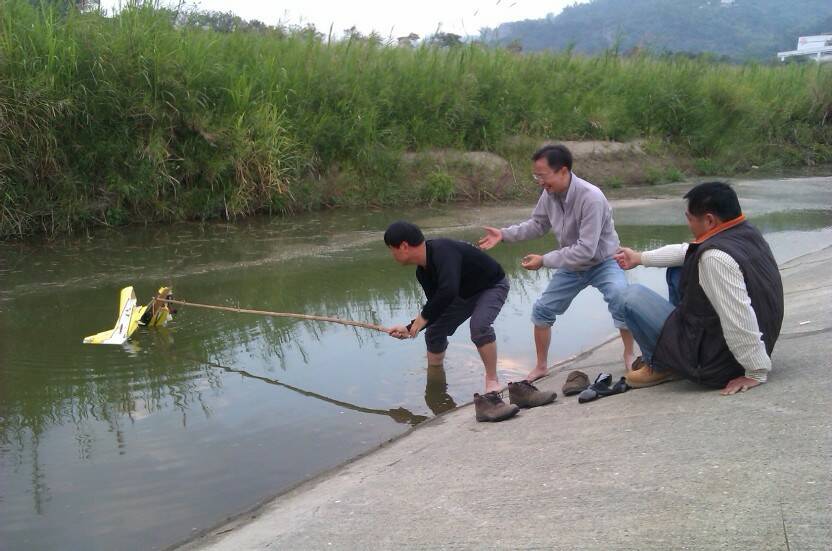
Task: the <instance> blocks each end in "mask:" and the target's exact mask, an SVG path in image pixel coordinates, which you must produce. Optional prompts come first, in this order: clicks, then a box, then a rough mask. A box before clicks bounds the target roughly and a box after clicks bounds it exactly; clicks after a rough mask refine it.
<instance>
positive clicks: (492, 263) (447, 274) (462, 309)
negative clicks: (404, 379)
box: [384, 221, 556, 421]
mask: <svg viewBox="0 0 832 551" xmlns="http://www.w3.org/2000/svg"><path fill="white" fill-rule="evenodd" d="M384 243H385V244H386V245H387V247H388V248H389V249H390V254H391V255H393V259H394V260H395V261H396V262H398V263H399V264H402V265H411V266H412V265H415V266H416V278H417V279H418V280H419V283H420V284H421V285H422V288H423V289H424V291H425V295H426V296H427V299H428V301H427V303H426V304H425V305H424V307H423V308H422V311H421V312H420V313H419V314H418V315H417V316H416V319H414V320H413V321H411V322H410V324H408V325H406V326H405V325H397V326H394V327H391V328H390V330H389V333H390V335H391V336H393V337H395V338H398V339H406V338H414V337H416V335H418V334H419V331H421V330H422V329H423V328H426V330H425V344H426V345H427V349H428V369H430V367H431V366H441V365H442V362H443V360H444V359H445V350H446V349H447V348H448V336H450V335H453V334H454V332H455V331H456V329H457V327H459V326H460V325H462V323H463V322H464V321H465V320H467V319H468V318H470V319H471V323H470V326H471V340H472V341H473V342H474V345H475V346H476V347H477V351H478V352H479V355H480V358H481V359H482V363H483V365H484V367H485V394H482V395H480V394H474V406H475V410H476V417H477V421H502V420H504V419H508V418H509V417H513V416H514V415H515V414H516V413H517V411H518V409H519V408H520V407H534V406H538V405H543V404H546V403H549V402H552V401H553V400H554V399H555V397H556V394H555V393H554V392H551V391H550V392H542V391H540V390H537V388H535V387H534V386H533V385H531V384H529V383H527V382H525V381H521V382H519V383H509V395H510V397H511V402H512V403H511V405H508V404H506V403H505V402H503V399H502V398H501V397H500V391H501V388H502V387H501V385H500V382H499V380H498V379H497V343H496V340H497V337H496V335H495V333H494V328H493V327H492V324H493V323H494V320H495V319H496V318H497V315H498V314H499V313H500V310H501V309H502V307H503V304H504V303H505V301H506V297H507V296H508V289H509V283H508V279H506V274H505V272H504V271H503V268H502V266H500V265H499V264H498V263H497V261H496V260H494V259H493V258H491V257H490V256H488V255H487V254H485V253H484V252H482V251H480V250H479V249H477V248H476V247H474V246H473V245H470V244H468V243H464V242H462V241H456V240H453V239H431V240H429V241H425V237H424V235H423V234H422V230H420V229H419V227H418V226H416V225H415V224H411V223H410V222H404V221H399V222H394V223H393V224H391V225H390V227H388V228H387V231H386V232H385V233H384Z"/></svg>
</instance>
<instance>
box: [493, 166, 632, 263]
mask: <svg viewBox="0 0 832 551" xmlns="http://www.w3.org/2000/svg"><path fill="white" fill-rule="evenodd" d="M564 195H565V196H564ZM549 230H552V233H554V234H555V237H556V238H557V240H558V243H559V244H560V248H559V249H555V250H554V251H551V252H548V253H546V254H545V255H543V265H544V266H546V267H547V268H563V269H566V270H571V271H583V270H588V269H589V268H592V267H593V266H596V265H598V264H600V263H601V262H604V261H605V260H607V259H609V258H611V257H612V255H613V253H614V252H615V251H616V249H618V246H619V241H618V234H617V233H616V232H615V225H614V223H613V220H612V207H611V206H610V204H609V202H608V201H607V198H606V197H604V193H603V192H602V191H601V190H600V189H598V188H597V187H595V186H594V185H592V184H590V183H589V182H587V181H586V180H582V179H581V178H578V177H577V176H575V174H574V173H573V174H572V180H571V181H570V183H569V188H568V189H567V190H566V193H565V194H563V193H549V192H547V191H544V192H543V193H541V194H540V199H539V200H538V201H537V205H536V206H535V207H534V210H533V211H532V217H531V218H530V219H529V220H526V221H525V222H522V223H520V224H515V225H513V226H510V227H508V228H502V229H501V230H500V231H502V232H503V241H506V242H508V243H511V242H513V241H524V240H526V239H534V238H536V237H540V236H542V235H545V234H546V233H548V231H549Z"/></svg>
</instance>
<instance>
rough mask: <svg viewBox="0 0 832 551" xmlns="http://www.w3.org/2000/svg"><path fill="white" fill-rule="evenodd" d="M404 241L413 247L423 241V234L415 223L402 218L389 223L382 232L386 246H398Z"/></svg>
mask: <svg viewBox="0 0 832 551" xmlns="http://www.w3.org/2000/svg"><path fill="white" fill-rule="evenodd" d="M404 241H407V244H408V245H410V246H411V247H415V246H416V245H421V244H422V243H423V242H424V241H425V236H424V235H423V234H422V230H420V229H419V226H417V225H416V224H411V223H410V222H406V221H404V220H399V221H398V222H393V223H392V224H390V225H389V226H388V227H387V231H386V232H384V244H385V245H387V246H388V247H398V246H400V245H401V244H402V242H404Z"/></svg>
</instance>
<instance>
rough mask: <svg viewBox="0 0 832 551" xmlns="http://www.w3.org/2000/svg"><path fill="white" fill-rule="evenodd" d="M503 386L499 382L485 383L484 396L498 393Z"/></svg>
mask: <svg viewBox="0 0 832 551" xmlns="http://www.w3.org/2000/svg"><path fill="white" fill-rule="evenodd" d="M502 388H503V386H502V385H501V384H500V381H485V392H486V394H487V393H489V392H495V391H496V392H500V390H502Z"/></svg>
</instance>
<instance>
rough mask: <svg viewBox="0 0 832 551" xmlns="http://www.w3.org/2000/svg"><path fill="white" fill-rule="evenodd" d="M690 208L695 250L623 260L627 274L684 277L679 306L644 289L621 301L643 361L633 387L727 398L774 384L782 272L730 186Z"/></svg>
mask: <svg viewBox="0 0 832 551" xmlns="http://www.w3.org/2000/svg"><path fill="white" fill-rule="evenodd" d="M685 199H687V201H688V205H687V211H686V212H685V216H686V217H687V221H688V227H690V230H691V233H692V234H693V236H694V237H695V240H694V241H693V242H692V243H690V244H688V243H684V244H681V245H668V246H666V247H662V248H660V249H656V250H653V251H645V252H642V253H640V252H636V251H634V250H632V249H628V248H622V249H621V250H620V251H619V252H618V253H617V254H616V255H615V258H616V260H617V261H618V263H619V264H620V265H621V267H622V268H624V269H627V270H629V269H630V268H633V267H635V266H638V265H639V264H642V265H644V266H656V267H662V266H681V267H682V269H681V279H680V281H679V300H678V305H675V304H671V303H670V302H668V301H667V300H665V299H664V298H662V297H661V296H659V295H658V294H656V293H654V292H653V291H651V290H650V289H647V288H646V287H644V286H642V285H633V286H631V287H630V288H629V289H627V291H626V292H625V293H624V294H622V296H621V301H622V305H621V310H622V313H623V314H624V317H625V319H626V321H627V325H628V327H630V328H631V329H632V331H633V335H634V336H635V338H636V341H638V344H639V347H641V353H642V356H641V358H640V359H639V361H638V364H639V365H640V369H637V370H635V371H633V372H631V373H630V374H628V376H627V383H628V384H629V385H630V386H632V387H634V388H638V387H646V386H652V385H656V384H659V383H663V382H665V381H668V380H670V379H671V378H672V376H673V375H674V374H677V375H680V376H682V377H685V378H688V379H691V380H693V381H696V382H698V383H701V384H703V385H706V386H709V387H712V388H721V389H722V394H723V395H728V394H735V393H737V392H743V391H746V390H748V389H749V388H754V387H755V386H757V385H759V384H760V383H764V382H766V379H767V377H768V372H769V371H770V370H771V352H772V350H773V349H774V343H775V342H776V341H777V337H778V336H779V335H780V326H781V324H782V323H783V283H782V281H781V279H780V272H779V270H778V269H777V262H776V261H775V260H774V256H773V255H772V254H771V249H770V248H769V246H768V244H767V243H766V241H765V240H764V239H763V236H762V235H761V234H760V232H759V231H758V230H757V228H755V227H754V226H752V225H751V224H749V223H748V222H746V220H745V216H743V214H742V211H741V210H740V203H739V200H738V199H737V194H736V193H735V192H734V190H733V189H732V188H731V187H730V186H729V185H728V184H725V183H722V182H707V183H704V184H699V185H698V186H696V187H694V188H693V189H691V190H690V191H689V192H687V194H685ZM671 296H672V294H671Z"/></svg>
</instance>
